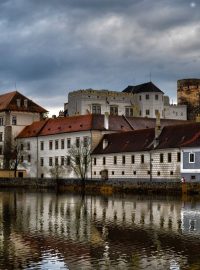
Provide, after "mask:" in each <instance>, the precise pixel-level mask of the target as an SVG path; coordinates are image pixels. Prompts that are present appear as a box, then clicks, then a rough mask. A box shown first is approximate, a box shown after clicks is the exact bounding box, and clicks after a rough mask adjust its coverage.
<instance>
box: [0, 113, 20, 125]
mask: <svg viewBox="0 0 200 270" xmlns="http://www.w3.org/2000/svg"><path fill="white" fill-rule="evenodd" d="M11 121H12V122H11V123H12V125H14V126H16V125H17V116H15V115H13V116H12V119H11ZM3 125H4V117H0V126H3Z"/></svg>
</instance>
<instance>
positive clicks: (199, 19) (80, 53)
mask: <svg viewBox="0 0 200 270" xmlns="http://www.w3.org/2000/svg"><path fill="white" fill-rule="evenodd" d="M150 72H151V79H152V81H153V82H154V83H155V84H156V85H157V86H158V87H159V88H160V89H161V90H163V91H164V92H165V93H166V94H168V95H169V96H170V97H171V98H172V99H173V100H175V98H176V83H177V79H182V78H189V77H192V78H193V77H196V78H200V74H199V72H200V1H199V0H198V1H189V0H0V92H1V93H5V92H7V91H8V90H15V85H16V88H17V89H18V90H19V91H21V92H22V93H23V94H24V95H26V96H28V97H29V98H32V99H33V100H35V101H36V102H38V103H39V104H40V105H42V106H43V107H45V108H47V109H48V110H50V112H53V109H54V110H55V109H62V108H63V103H64V102H67V93H68V92H69V91H72V90H77V89H85V88H94V89H110V90H117V91H121V90H123V89H124V88H126V87H127V85H136V84H140V83H144V82H147V81H149V80H150Z"/></svg>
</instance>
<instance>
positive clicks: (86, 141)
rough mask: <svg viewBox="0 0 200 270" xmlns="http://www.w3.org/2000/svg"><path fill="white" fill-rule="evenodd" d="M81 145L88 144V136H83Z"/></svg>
mask: <svg viewBox="0 0 200 270" xmlns="http://www.w3.org/2000/svg"><path fill="white" fill-rule="evenodd" d="M83 146H84V147H87V146H88V137H84V138H83Z"/></svg>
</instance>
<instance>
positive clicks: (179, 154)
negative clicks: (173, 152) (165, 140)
mask: <svg viewBox="0 0 200 270" xmlns="http://www.w3.org/2000/svg"><path fill="white" fill-rule="evenodd" d="M177 162H181V153H180V152H178V153H177Z"/></svg>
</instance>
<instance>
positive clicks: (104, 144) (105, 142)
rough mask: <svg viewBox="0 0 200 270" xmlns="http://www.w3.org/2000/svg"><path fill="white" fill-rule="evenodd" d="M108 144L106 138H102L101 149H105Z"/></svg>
mask: <svg viewBox="0 0 200 270" xmlns="http://www.w3.org/2000/svg"><path fill="white" fill-rule="evenodd" d="M107 146H108V140H107V139H104V140H103V149H105V148H106V147H107Z"/></svg>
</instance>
